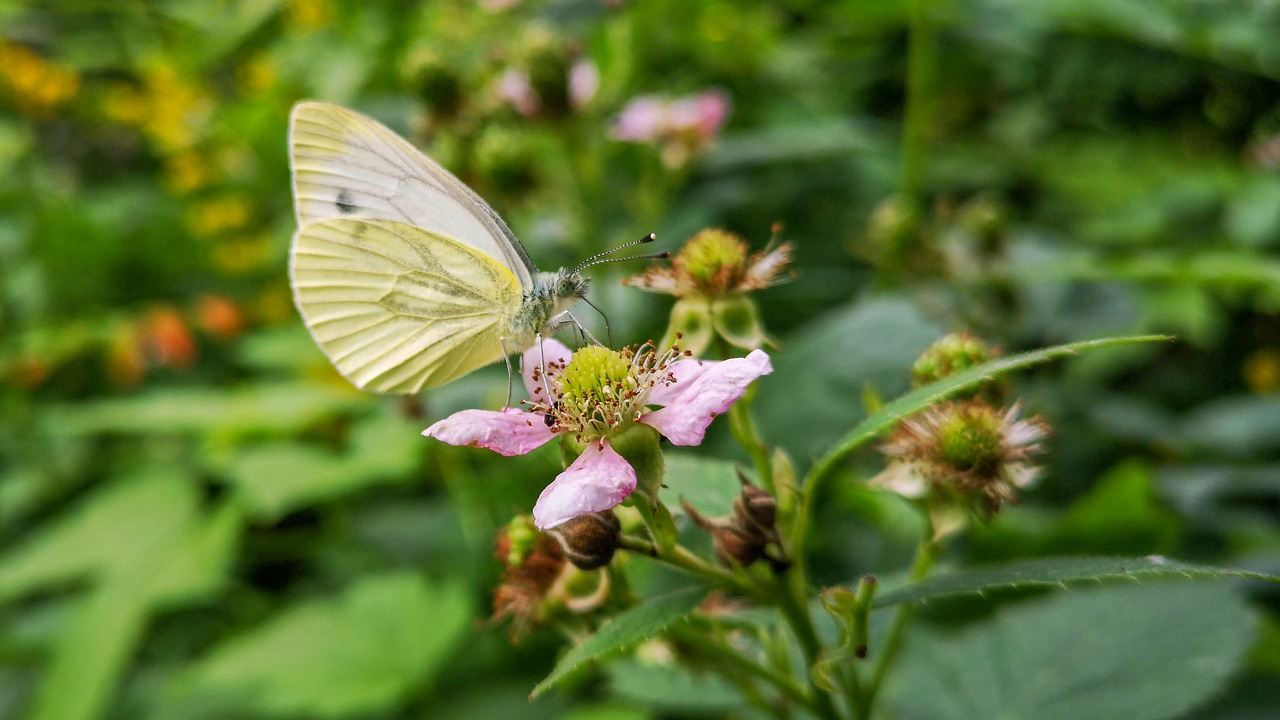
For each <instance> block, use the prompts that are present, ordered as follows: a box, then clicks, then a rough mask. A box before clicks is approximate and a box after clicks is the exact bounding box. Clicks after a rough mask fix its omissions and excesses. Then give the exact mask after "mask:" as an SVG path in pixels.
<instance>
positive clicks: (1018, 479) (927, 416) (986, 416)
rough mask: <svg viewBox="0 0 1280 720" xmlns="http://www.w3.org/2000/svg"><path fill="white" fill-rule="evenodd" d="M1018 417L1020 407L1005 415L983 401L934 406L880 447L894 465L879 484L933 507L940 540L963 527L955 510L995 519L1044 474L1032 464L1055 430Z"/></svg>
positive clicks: (876, 482)
mask: <svg viewBox="0 0 1280 720" xmlns="http://www.w3.org/2000/svg"><path fill="white" fill-rule="evenodd" d="M1018 412H1019V406H1018V405H1017V404H1015V405H1013V406H1012V407H1010V408H1009V409H1007V410H1002V409H999V408H994V407H991V406H990V405H988V404H986V403H985V402H982V401H981V400H970V401H964V402H946V403H941V404H938V405H934V406H933V407H931V408H929V409H928V410H925V411H924V412H922V413H920V414H918V415H916V416H914V417H911V418H908V419H906V420H904V421H902V423H901V424H900V425H899V426H898V428H897V430H895V431H894V434H893V436H892V437H891V438H890V439H889V441H888V442H887V443H885V444H884V445H883V446H882V447H881V448H880V451H881V452H883V453H884V454H885V455H887V456H888V457H889V458H890V463H889V466H888V467H887V468H885V470H884V471H883V472H881V473H880V474H879V475H877V476H876V477H874V478H872V480H871V484H872V485H875V486H878V487H882V488H885V489H887V490H890V491H892V492H896V493H898V494H899V495H902V496H903V497H906V498H911V499H923V500H925V501H926V502H927V503H928V504H929V507H930V512H931V514H932V515H933V516H934V528H935V533H936V534H937V535H939V536H941V535H943V534H946V533H948V532H951V531H954V530H956V529H958V527H959V526H960V525H962V524H963V522H964V516H963V515H956V514H955V513H953V512H951V511H953V510H955V509H962V510H969V511H975V512H978V513H980V514H982V515H984V516H985V517H988V518H990V517H991V516H993V515H994V514H995V513H996V512H998V511H999V510H1000V506H1001V505H1002V504H1003V503H1006V502H1008V503H1016V502H1017V501H1018V497H1017V492H1016V491H1017V490H1020V489H1022V488H1025V487H1027V486H1028V485H1030V484H1031V483H1032V482H1033V481H1034V480H1035V479H1036V478H1037V477H1039V475H1040V468H1039V467H1037V466H1036V465H1034V464H1033V463H1032V457H1033V456H1034V455H1037V454H1039V453H1041V452H1043V451H1044V445H1043V441H1044V439H1045V438H1047V437H1048V436H1049V426H1048V425H1046V424H1045V423H1044V421H1042V420H1041V419H1040V418H1038V417H1034V418H1025V419H1018Z"/></svg>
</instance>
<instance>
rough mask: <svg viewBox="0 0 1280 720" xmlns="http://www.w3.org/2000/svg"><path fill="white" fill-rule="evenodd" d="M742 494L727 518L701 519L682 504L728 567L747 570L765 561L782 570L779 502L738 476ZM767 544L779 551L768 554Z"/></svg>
mask: <svg viewBox="0 0 1280 720" xmlns="http://www.w3.org/2000/svg"><path fill="white" fill-rule="evenodd" d="M738 480H739V481H740V482H741V483H742V493H741V494H740V495H738V497H736V498H734V501H733V514H732V515H730V516H728V517H726V518H706V517H703V516H702V515H701V514H700V513H699V512H698V511H697V510H695V509H694V508H693V507H692V506H691V505H689V504H688V503H687V502H684V501H681V504H682V505H683V506H684V510H685V512H686V513H687V514H688V515H689V518H690V519H691V520H693V521H694V522H695V523H697V524H698V525H699V526H700V527H702V529H704V530H706V531H707V532H708V533H709V534H710V535H711V548H712V551H713V552H714V553H715V555H716V558H717V559H719V560H720V562H721V563H723V564H724V565H727V566H733V565H742V566H743V567H746V566H748V565H751V564H752V563H754V562H756V561H757V560H762V559H767V560H769V561H770V563H771V564H772V565H773V567H774V569H775V570H777V571H781V570H783V569H785V567H786V565H787V560H786V558H785V556H783V555H782V553H781V550H782V538H781V537H780V536H779V535H778V529H777V526H776V523H777V519H778V503H777V500H776V499H774V497H773V496H772V495H770V494H769V493H768V492H766V491H765V490H763V489H762V488H759V487H756V486H755V485H752V484H751V483H750V481H748V480H747V478H746V477H745V476H743V475H742V474H741V473H739V474H738ZM770 545H773V546H776V547H777V548H778V550H779V553H778V555H777V556H774V555H770V553H769V547H770Z"/></svg>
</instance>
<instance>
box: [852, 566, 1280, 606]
mask: <svg viewBox="0 0 1280 720" xmlns="http://www.w3.org/2000/svg"><path fill="white" fill-rule="evenodd" d="M1227 577H1238V578H1251V579H1255V580H1269V581H1272V582H1280V577H1274V576H1271V575H1264V574H1262V573H1257V572H1250V571H1247V570H1233V569H1229V568H1217V567H1210V566H1208V565H1193V564H1190V563H1184V562H1180V561H1177V560H1170V559H1169V558H1166V557H1162V556H1159V555H1149V556H1147V557H1058V558H1038V559H1035V560H1019V561H1017V562H1011V563H1003V564H1000V565H990V566H984V567H974V568H969V569H966V570H956V571H954V572H949V573H945V574H942V575H936V576H934V577H931V578H929V579H927V580H925V581H924V582H921V583H917V584H915V585H908V586H907V587H902V588H898V589H896V590H890V591H888V592H885V593H882V594H881V595H879V596H877V597H876V599H875V607H884V606H885V605H897V604H899V603H914V602H925V601H928V600H936V599H939V598H944V597H953V596H957V595H982V594H985V593H987V592H991V591H993V590H1006V589H1016V588H1032V587H1066V586H1067V585H1068V584H1073V583H1085V582H1088V583H1098V582H1104V581H1110V580H1147V579H1158V578H1227Z"/></svg>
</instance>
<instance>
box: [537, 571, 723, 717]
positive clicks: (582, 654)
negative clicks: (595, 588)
mask: <svg viewBox="0 0 1280 720" xmlns="http://www.w3.org/2000/svg"><path fill="white" fill-rule="evenodd" d="M705 594H706V590H705V588H700V587H691V588H685V589H683V590H677V591H675V592H672V593H667V594H666V595H661V596H659V597H656V598H653V599H652V600H648V601H646V602H643V603H641V604H639V605H636V606H635V607H633V608H630V609H628V610H626V611H625V612H623V613H620V614H619V615H618V616H617V617H615V618H613V619H612V620H610V621H609V623H608V624H607V625H605V626H604V627H602V628H600V629H599V630H598V631H597V632H596V634H595V635H592V636H591V637H589V638H587V639H586V640H584V641H582V643H580V644H579V645H577V646H576V647H574V648H572V649H571V650H569V652H567V653H565V656H564V657H562V658H560V662H558V663H556V667H555V669H554V670H552V671H551V674H550V675H548V676H547V677H546V678H544V679H543V680H542V682H540V683H538V685H537V687H535V688H534V689H533V692H532V693H530V695H529V697H530V698H535V697H537V696H538V695H541V694H542V693H543V692H546V690H547V689H548V688H550V687H552V686H554V685H555V684H557V683H559V682H560V681H561V680H564V679H565V677H567V676H568V675H569V674H570V673H571V672H572V671H573V670H575V669H576V668H577V667H578V666H580V665H582V664H583V663H585V662H587V661H590V660H595V659H597V658H600V657H603V656H606V655H610V654H613V653H618V652H622V651H624V650H626V649H628V648H630V647H632V646H634V645H637V644H639V643H640V642H642V641H644V640H648V639H649V638H651V637H653V636H655V635H657V634H658V633H660V632H662V631H663V630H665V629H666V628H667V626H669V625H671V623H673V622H675V621H677V620H679V619H680V618H682V617H684V616H686V615H688V614H689V613H691V612H693V609H694V608H696V607H697V606H698V604H699V603H701V602H702V598H703V596H704V595H705Z"/></svg>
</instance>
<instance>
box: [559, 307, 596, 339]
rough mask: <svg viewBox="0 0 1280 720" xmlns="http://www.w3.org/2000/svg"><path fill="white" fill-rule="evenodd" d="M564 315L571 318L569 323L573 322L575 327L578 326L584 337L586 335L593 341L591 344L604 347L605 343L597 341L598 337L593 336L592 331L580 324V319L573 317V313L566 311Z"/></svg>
mask: <svg viewBox="0 0 1280 720" xmlns="http://www.w3.org/2000/svg"><path fill="white" fill-rule="evenodd" d="M564 314H565V315H567V316H568V317H569V322H571V323H573V324H574V325H575V326H577V328H578V332H580V333H582V334H583V335H585V336H586V337H587V338H589V339H590V340H591V342H593V343H595V344H597V345H603V343H601V342H600V341H599V340H597V339H596V336H595V335H592V334H591V331H590V330H588V329H587V328H586V327H584V326H583V324H582V323H580V322H578V318H576V317H574V316H573V313H571V312H569V311H568V310H565V311H564Z"/></svg>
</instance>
